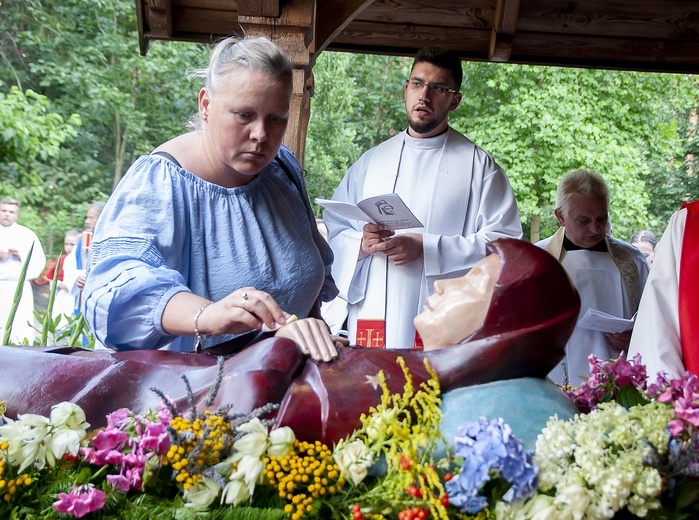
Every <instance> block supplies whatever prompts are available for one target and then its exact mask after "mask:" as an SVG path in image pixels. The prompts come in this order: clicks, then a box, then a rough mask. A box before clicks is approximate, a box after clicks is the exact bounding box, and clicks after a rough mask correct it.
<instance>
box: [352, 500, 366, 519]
mask: <svg viewBox="0 0 699 520" xmlns="http://www.w3.org/2000/svg"><path fill="white" fill-rule="evenodd" d="M352 518H354V520H363V519H364V515H363V514H362V508H361V507H360V506H359V504H354V505H353V506H352Z"/></svg>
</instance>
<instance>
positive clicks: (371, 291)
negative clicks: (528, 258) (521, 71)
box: [323, 48, 522, 348]
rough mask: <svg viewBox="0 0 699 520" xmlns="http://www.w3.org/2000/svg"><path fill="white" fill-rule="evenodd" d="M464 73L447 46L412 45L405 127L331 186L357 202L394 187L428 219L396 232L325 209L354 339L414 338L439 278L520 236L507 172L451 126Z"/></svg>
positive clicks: (400, 344) (390, 341)
mask: <svg viewBox="0 0 699 520" xmlns="http://www.w3.org/2000/svg"><path fill="white" fill-rule="evenodd" d="M462 77H463V72H462V70H461V60H460V59H459V57H458V56H457V55H456V54H454V53H453V52H451V51H447V50H445V49H439V48H426V49H422V50H421V51H420V52H418V54H417V55H416V57H415V61H414V62H413V66H412V69H411V71H410V78H409V79H408V80H407V81H406V83H405V87H404V96H405V106H406V112H407V116H408V129H407V130H406V131H404V132H401V133H400V134H398V135H397V136H395V137H393V138H391V139H389V140H388V141H385V142H383V143H381V144H380V145H379V146H377V147H375V148H373V149H371V150H369V151H368V152H366V153H365V154H364V155H362V157H361V158H360V159H359V160H358V161H357V162H356V163H355V164H354V165H353V166H352V167H351V168H350V169H349V170H348V172H347V174H346V175H345V178H344V179H343V180H342V182H341V183H340V185H339V187H338V188H337V190H336V191H335V194H334V195H333V199H334V200H340V201H345V202H351V203H356V202H359V201H360V200H363V199H365V198H367V197H370V196H374V195H382V194H386V193H397V194H399V195H400V197H401V198H402V199H403V201H404V202H405V203H406V204H407V206H408V207H409V208H410V210H411V211H412V212H413V214H414V215H415V216H416V217H417V218H418V220H420V222H421V223H422V224H423V225H424V227H422V228H413V229H406V230H401V231H396V232H394V231H390V230H385V229H382V228H381V227H380V226H378V225H376V224H365V223H363V222H359V221H356V220H347V219H344V218H342V217H339V216H338V215H336V214H334V213H333V212H332V211H330V210H326V211H325V213H324V215H323V218H324V222H325V224H326V226H327V228H328V235H329V242H330V245H331V247H332V249H333V252H334V254H335V262H334V264H333V277H334V278H335V281H336V283H337V286H338V288H339V289H340V297H342V298H343V299H344V300H346V301H347V302H348V303H349V317H348V327H349V335H350V337H349V339H350V343H351V344H354V345H361V346H365V347H372V348H413V347H418V348H419V347H420V346H421V341H420V338H419V337H418V336H417V334H416V332H415V327H414V325H413V318H414V317H415V316H416V315H417V314H418V313H419V312H420V310H421V308H422V306H423V304H424V302H425V299H426V297H427V296H429V295H430V294H431V293H432V291H433V284H434V282H435V280H438V279H440V278H454V277H458V276H462V275H464V274H465V273H466V272H468V270H469V269H470V268H471V267H472V266H473V265H474V264H475V263H476V262H478V261H479V260H481V259H482V258H484V257H485V246H486V244H487V243H488V242H490V241H491V240H494V239H496V238H502V237H512V238H521V237H522V226H521V223H520V220H519V213H518V211H517V204H516V202H515V198H514V194H513V193H512V188H511V187H510V184H509V182H508V180H507V177H506V176H505V173H504V172H503V171H502V169H501V168H500V167H499V166H498V165H497V164H496V163H495V161H494V160H493V158H492V157H491V156H490V155H489V154H487V153H486V152H484V151H483V150H482V149H480V148H478V147H477V146H475V145H474V144H473V143H472V142H471V141H470V140H468V139H467V138H466V137H464V136H463V135H461V134H460V133H458V132H457V131H455V130H454V129H452V128H450V127H449V124H448V121H447V118H448V115H449V113H450V112H452V111H454V110H456V108H457V107H458V106H459V103H460V102H461V97H462V95H461V93H459V88H460V86H461V80H462Z"/></svg>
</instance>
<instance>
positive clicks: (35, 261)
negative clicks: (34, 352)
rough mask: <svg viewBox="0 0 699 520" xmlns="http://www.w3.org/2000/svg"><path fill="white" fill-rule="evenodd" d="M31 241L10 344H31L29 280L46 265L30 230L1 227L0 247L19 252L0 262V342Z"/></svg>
mask: <svg viewBox="0 0 699 520" xmlns="http://www.w3.org/2000/svg"><path fill="white" fill-rule="evenodd" d="M32 244H33V245H34V249H33V250H32V258H31V260H30V261H29V265H28V266H27V273H26V278H25V280H26V281H25V282H24V285H23V287H22V296H21V299H20V302H19V306H18V307H17V312H16V314H15V319H14V321H13V322H12V334H11V336H10V343H12V344H22V343H24V342H25V341H26V342H27V343H28V344H30V345H32V344H33V343H34V328H33V324H34V294H33V292H32V286H31V283H30V280H34V279H35V278H38V277H39V276H40V275H41V272H42V271H43V270H44V267H45V266H46V255H45V254H44V250H43V248H42V247H41V243H40V242H39V238H38V237H37V236H36V234H35V233H34V232H33V231H32V230H31V229H29V228H27V227H24V226H20V225H19V224H17V223H14V224H12V225H10V226H0V250H7V249H17V250H18V251H19V255H20V259H19V260H18V259H17V258H15V257H10V258H8V259H7V260H4V261H0V342H1V341H2V339H3V337H4V335H5V325H6V324H7V319H8V317H9V315H10V310H11V309H12V303H13V301H14V295H15V291H16V288H17V281H18V280H19V277H20V274H21V273H22V266H23V264H24V262H25V260H26V258H27V256H28V254H29V250H30V249H31V247H32Z"/></svg>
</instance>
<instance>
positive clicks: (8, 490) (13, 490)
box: [0, 441, 32, 502]
mask: <svg viewBox="0 0 699 520" xmlns="http://www.w3.org/2000/svg"><path fill="white" fill-rule="evenodd" d="M9 447H10V445H9V444H8V442H7V441H1V442H0V451H2V452H3V453H7V450H8V448H9ZM5 460H6V457H5V455H0V495H1V496H2V498H3V500H4V501H5V502H9V501H10V500H12V497H13V496H14V495H15V494H17V492H18V491H19V490H20V488H21V487H22V486H29V485H30V484H31V483H32V479H31V477H30V476H29V475H27V474H26V473H25V474H24V475H21V476H19V477H17V478H12V476H11V475H9V474H6V468H7V464H6V462H5Z"/></svg>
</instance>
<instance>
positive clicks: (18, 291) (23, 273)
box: [2, 242, 34, 345]
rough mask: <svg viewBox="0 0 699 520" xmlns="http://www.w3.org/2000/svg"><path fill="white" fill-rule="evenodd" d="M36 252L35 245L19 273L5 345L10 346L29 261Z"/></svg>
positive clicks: (6, 330)
mask: <svg viewBox="0 0 699 520" xmlns="http://www.w3.org/2000/svg"><path fill="white" fill-rule="evenodd" d="M33 251H34V243H33V242H32V246H31V247H30V248H29V253H28V254H27V258H26V259H25V260H24V264H23V265H22V271H21V272H20V273H19V279H18V280H17V288H16V289H15V297H14V300H12V308H11V309H10V315H9V316H8V317H7V323H6V324H5V335H4V336H3V338H2V344H3V345H9V344H10V335H11V334H12V323H13V322H14V321H15V315H16V314H17V308H18V307H19V301H20V300H21V299H22V293H23V291H24V282H25V280H26V279H27V269H28V268H29V261H30V260H31V258H32V252H33Z"/></svg>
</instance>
